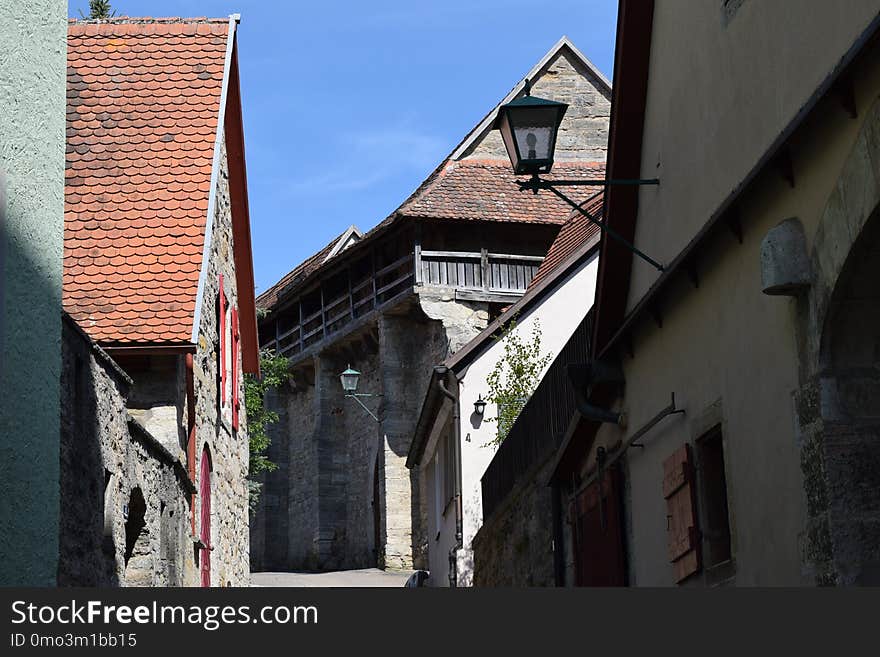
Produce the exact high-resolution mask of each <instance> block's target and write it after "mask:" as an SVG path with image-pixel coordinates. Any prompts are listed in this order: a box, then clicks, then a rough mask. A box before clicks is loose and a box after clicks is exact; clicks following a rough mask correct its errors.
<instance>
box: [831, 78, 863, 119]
mask: <svg viewBox="0 0 880 657" xmlns="http://www.w3.org/2000/svg"><path fill="white" fill-rule="evenodd" d="M834 91H835V93H836V95H837V98H838V100H840V105H841V106H842V107H843V109H844V110H846V113H847V114H849V117H850V118H851V119H855V118H858V116H859V110H858V107H857V106H856V93H855V90H854V89H853V83H852V78H851V77H850V76H849V75H843V76H841V77H840V78H839V79H838V81H837V83H836V84H835V85H834Z"/></svg>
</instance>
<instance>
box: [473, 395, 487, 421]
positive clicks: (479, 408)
mask: <svg viewBox="0 0 880 657" xmlns="http://www.w3.org/2000/svg"><path fill="white" fill-rule="evenodd" d="M485 412H486V400H485V399H483V396H482V395H480V396H479V397H477V401H475V402H474V413H476V414H477V415H479V416H480V417H482V416H483V413H485Z"/></svg>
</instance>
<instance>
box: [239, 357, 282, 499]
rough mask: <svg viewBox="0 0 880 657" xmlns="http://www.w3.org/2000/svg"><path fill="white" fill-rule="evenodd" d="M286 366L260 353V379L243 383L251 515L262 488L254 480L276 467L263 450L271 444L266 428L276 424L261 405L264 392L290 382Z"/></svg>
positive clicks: (249, 378)
mask: <svg viewBox="0 0 880 657" xmlns="http://www.w3.org/2000/svg"><path fill="white" fill-rule="evenodd" d="M288 368H289V362H288V360H287V358H285V357H284V356H279V355H276V354H275V352H274V351H271V350H268V349H263V350H261V351H260V376H259V377H256V376H253V375H251V374H248V375H246V376H245V380H244V406H245V410H246V411H247V424H248V439H249V442H250V463H249V465H248V487H249V490H250V499H249V502H250V508H251V512H252V513H253V511H254V510H255V509H256V506H257V502H258V501H259V499H260V490H261V488H262V485H261V484H260V482H259V481H257V477H258V476H259V475H260V474H261V473H263V472H271V471H272V470H275V469H277V468H278V466H277V465H276V464H275V463H273V462H272V461H270V460H269V459H268V458H267V457H266V450H267V449H268V448H269V445H270V443H271V442H272V441H271V440H270V439H269V435H268V434H267V433H266V427H268V426H269V425H270V424H274V423H275V422H277V421H278V413H275V412H274V411H270V410H268V409H267V408H266V407H265V405H264V403H263V402H264V400H265V396H266V392H268V391H269V390H273V389H275V388H278V387H280V386H282V385H284V383H286V382H287V380H288V379H289V378H290V370H289V369H288Z"/></svg>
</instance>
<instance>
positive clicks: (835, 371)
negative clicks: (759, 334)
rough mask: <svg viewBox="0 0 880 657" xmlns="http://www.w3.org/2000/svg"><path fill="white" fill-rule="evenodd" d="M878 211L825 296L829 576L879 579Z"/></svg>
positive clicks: (864, 581)
mask: <svg viewBox="0 0 880 657" xmlns="http://www.w3.org/2000/svg"><path fill="white" fill-rule="evenodd" d="M878 214H880V212H875V213H874V216H873V217H872V219H871V220H870V221H869V223H868V224H867V225H866V226H865V228H864V229H863V231H862V234H861V235H860V236H859V238H858V240H857V241H856V243H855V245H854V246H853V248H852V250H851V252H850V256H849V258H848V259H847V261H846V264H845V266H844V269H843V272H842V274H841V276H840V278H839V280H838V283H837V286H836V287H835V290H834V293H833V295H832V302H831V305H830V307H829V312H828V318H827V320H826V323H825V327H824V331H823V335H822V340H821V342H820V344H821V350H820V356H819V363H820V370H819V393H820V400H821V416H822V422H823V431H822V433H823V436H822V438H823V441H822V442H823V461H824V483H825V492H826V496H827V508H828V511H827V514H828V529H829V533H830V539H831V548H832V551H833V552H832V555H833V558H832V561H833V566H834V571H835V575H836V580H837V583H838V584H843V585H852V584H860V585H878V584H880V217H878Z"/></svg>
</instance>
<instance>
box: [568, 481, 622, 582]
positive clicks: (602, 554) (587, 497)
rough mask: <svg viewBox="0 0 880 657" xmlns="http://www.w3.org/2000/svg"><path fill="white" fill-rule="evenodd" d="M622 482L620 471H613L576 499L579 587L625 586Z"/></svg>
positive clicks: (577, 574) (576, 565) (574, 512)
mask: <svg viewBox="0 0 880 657" xmlns="http://www.w3.org/2000/svg"><path fill="white" fill-rule="evenodd" d="M621 480H622V475H621V473H620V471H619V469H618V468H616V467H615V468H611V469H610V470H608V471H607V472H606V473H605V474H604V476H603V477H602V480H601V481H597V482H595V483H594V484H592V485H591V486H589V487H588V488H587V489H586V490H585V491H584V492H583V493H581V494H580V495H578V497H577V498H576V499H575V500H574V505H573V508H572V528H573V532H574V556H575V583H576V585H577V586H626V561H625V554H624V543H623V517H622V516H623V509H622V505H621V488H622V487H621Z"/></svg>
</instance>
